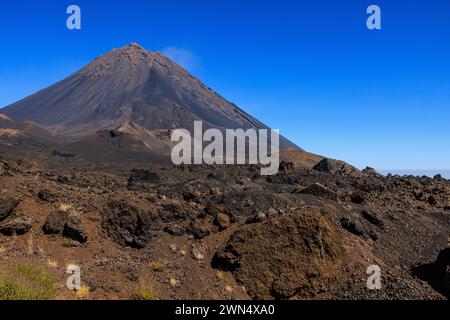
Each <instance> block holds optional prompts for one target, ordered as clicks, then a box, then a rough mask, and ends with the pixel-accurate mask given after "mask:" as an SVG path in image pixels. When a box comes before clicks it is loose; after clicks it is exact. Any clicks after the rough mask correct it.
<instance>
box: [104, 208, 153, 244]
mask: <svg viewBox="0 0 450 320" xmlns="http://www.w3.org/2000/svg"><path fill="white" fill-rule="evenodd" d="M155 219H156V217H154V216H153V215H152V214H151V213H149V212H144V211H142V210H140V209H138V208H137V207H135V206H133V205H131V204H129V203H128V202H127V201H126V200H113V201H111V202H109V203H108V206H107V207H106V209H105V213H104V215H103V222H102V227H103V229H104V230H105V231H106V232H107V234H108V235H109V237H110V238H112V239H113V240H114V241H115V242H117V243H118V244H120V245H123V246H130V247H133V248H144V247H145V246H146V245H147V244H148V242H149V241H150V240H151V238H152V237H154V236H155V235H156V234H157V233H158V231H159V229H160V228H159V225H158V224H157V223H156V222H155V221H154V220H155Z"/></svg>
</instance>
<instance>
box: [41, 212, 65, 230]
mask: <svg viewBox="0 0 450 320" xmlns="http://www.w3.org/2000/svg"><path fill="white" fill-rule="evenodd" d="M67 217H68V216H67V213H66V212H62V211H53V212H50V213H49V214H48V216H47V220H46V221H45V224H44V226H43V227H42V230H43V231H44V233H45V234H62V233H63V231H64V226H65V225H66V222H67Z"/></svg>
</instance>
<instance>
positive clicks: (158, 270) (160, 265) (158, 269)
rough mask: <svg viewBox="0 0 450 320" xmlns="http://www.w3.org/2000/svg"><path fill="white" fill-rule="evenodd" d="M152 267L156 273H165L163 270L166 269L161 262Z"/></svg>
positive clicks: (153, 264)
mask: <svg viewBox="0 0 450 320" xmlns="http://www.w3.org/2000/svg"><path fill="white" fill-rule="evenodd" d="M150 267H151V269H152V271H155V272H160V271H163V269H164V265H163V264H162V263H161V262H154V263H152V264H151V266H150Z"/></svg>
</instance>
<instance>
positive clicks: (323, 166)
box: [313, 159, 338, 173]
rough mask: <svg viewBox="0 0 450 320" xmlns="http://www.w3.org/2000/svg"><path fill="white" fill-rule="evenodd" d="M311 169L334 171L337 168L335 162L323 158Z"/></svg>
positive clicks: (326, 171)
mask: <svg viewBox="0 0 450 320" xmlns="http://www.w3.org/2000/svg"><path fill="white" fill-rule="evenodd" d="M313 170H315V171H320V172H325V173H336V172H337V170H338V168H337V166H336V163H335V162H334V161H332V160H331V159H323V160H321V161H320V162H319V163H318V164H316V165H315V166H314V167H313Z"/></svg>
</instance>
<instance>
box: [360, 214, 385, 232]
mask: <svg viewBox="0 0 450 320" xmlns="http://www.w3.org/2000/svg"><path fill="white" fill-rule="evenodd" d="M361 214H362V216H363V218H364V219H366V220H367V221H369V222H370V223H371V224H373V225H375V226H377V227H378V228H380V229H384V222H383V221H382V220H381V219H380V218H379V217H378V216H377V215H376V214H374V213H370V212H368V211H363V212H362V213H361Z"/></svg>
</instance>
